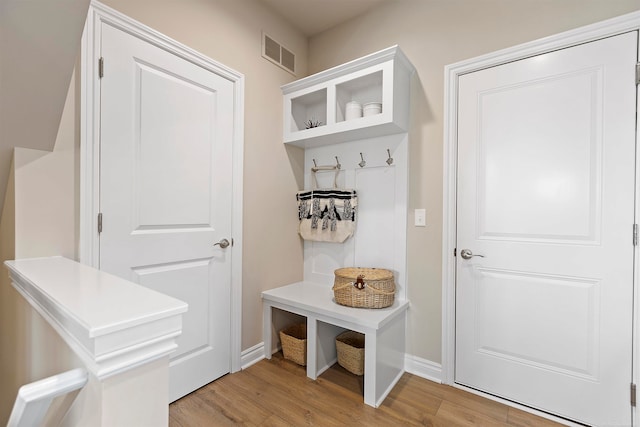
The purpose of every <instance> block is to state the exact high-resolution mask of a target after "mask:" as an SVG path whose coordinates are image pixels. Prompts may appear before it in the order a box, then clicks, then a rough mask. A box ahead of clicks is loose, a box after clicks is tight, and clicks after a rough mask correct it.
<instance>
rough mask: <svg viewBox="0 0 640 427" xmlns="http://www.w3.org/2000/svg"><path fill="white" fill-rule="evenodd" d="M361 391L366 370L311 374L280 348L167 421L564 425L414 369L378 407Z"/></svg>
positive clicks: (178, 407)
mask: <svg viewBox="0 0 640 427" xmlns="http://www.w3.org/2000/svg"><path fill="white" fill-rule="evenodd" d="M362 393H363V379H362V377H357V376H355V375H352V374H350V373H349V372H347V371H345V370H344V369H343V368H342V367H340V366H339V365H337V364H336V365H334V366H333V367H331V368H330V369H329V370H327V371H326V372H325V373H324V374H322V375H321V376H320V378H319V379H318V380H317V381H312V380H310V379H308V378H307V377H306V373H305V369H304V368H303V367H301V366H298V365H296V364H294V363H292V362H290V361H288V360H285V359H283V358H282V355H281V354H280V353H278V354H275V355H274V357H273V358H272V359H271V360H262V361H260V362H258V363H256V364H255V365H253V366H251V367H250V368H248V369H246V370H244V371H242V372H238V373H235V374H229V375H226V376H224V377H222V378H220V379H219V380H217V381H215V382H213V383H211V384H209V385H207V386H205V387H202V388H201V389H199V390H196V391H195V392H193V393H191V394H189V395H188V396H185V397H184V398H182V399H180V400H178V401H176V402H174V403H172V404H171V405H170V406H169V426H170V427H192V426H198V427H199V426H231V425H246V426H265V427H266V426H307V425H309V426H442V427H445V426H447V427H450V426H521V427H525V426H529V427H533V426H535V427H548V426H559V425H560V424H556V423H553V422H551V421H549V420H546V419H544V418H539V417H536V416H534V415H531V414H529V413H526V412H523V411H520V410H517V409H514V408H511V407H508V406H505V405H503V404H500V403H497V402H494V401H492V400H488V399H484V398H482V397H479V396H476V395H474V394H471V393H467V392H465V391H462V390H459V389H456V388H453V387H449V386H444V385H440V384H436V383H434V382H431V381H428V380H425V379H423V378H420V377H416V376H414V375H411V374H404V375H403V376H402V378H401V379H400V381H399V382H398V384H397V385H396V387H395V388H394V389H393V391H392V392H391V393H390V394H389V396H388V397H387V398H386V400H385V401H384V403H383V405H382V406H381V407H380V408H378V409H374V408H371V407H369V406H367V405H365V404H364V403H363V399H362Z"/></svg>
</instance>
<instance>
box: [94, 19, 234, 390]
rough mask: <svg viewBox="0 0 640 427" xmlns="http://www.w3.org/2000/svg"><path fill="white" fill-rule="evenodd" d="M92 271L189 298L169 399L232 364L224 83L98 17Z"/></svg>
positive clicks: (228, 109)
mask: <svg viewBox="0 0 640 427" xmlns="http://www.w3.org/2000/svg"><path fill="white" fill-rule="evenodd" d="M102 56H103V57H104V58H105V59H104V61H105V76H104V78H103V79H102V82H101V111H102V117H101V172H100V174H101V177H100V178H101V188H100V191H101V194H100V206H101V212H102V214H103V232H102V234H101V236H100V268H101V269H102V270H104V271H107V272H110V273H114V274H116V275H119V276H121V277H124V278H126V279H129V280H132V281H134V282H137V283H140V284H141V285H143V286H146V287H148V288H151V289H154V290H157V291H159V292H163V293H166V294H169V295H171V296H174V297H176V298H178V299H181V300H183V301H186V302H187V303H188V304H189V311H188V312H187V313H186V315H185V316H184V320H183V333H182V335H181V337H180V338H179V340H178V345H179V347H178V350H177V351H176V352H175V353H173V354H172V356H171V370H170V395H171V396H170V397H171V400H175V399H177V398H179V397H181V396H183V395H185V394H187V393H189V392H191V391H193V390H195V389H196V388H198V387H200V386H202V385H204V384H207V383H208V382H210V381H212V380H214V379H216V378H218V377H220V376H221V375H224V374H225V373H227V372H229V370H230V312H229V310H230V308H229V307H230V283H231V270H230V268H231V247H229V248H227V249H222V248H220V247H219V246H216V247H214V246H213V244H214V243H215V242H217V241H219V240H220V239H223V238H228V239H230V238H231V235H230V233H231V196H232V194H231V179H230V178H229V177H230V176H231V154H232V151H231V141H232V131H233V111H234V108H233V85H232V83H231V82H230V81H228V80H226V79H224V78H222V77H220V76H218V75H216V74H214V73H212V72H210V71H208V70H205V69H203V68H201V67H199V66H197V65H194V64H192V63H190V62H188V61H186V60H185V59H182V58H180V57H178V56H176V55H173V54H171V53H168V52H167V51H165V50H163V49H161V48H158V47H156V46H153V45H151V44H149V43H147V42H144V41H142V40H140V39H138V38H136V37H134V36H131V35H129V34H127V33H125V32H123V31H120V30H118V29H116V28H113V27H111V26H109V25H107V24H103V28H102Z"/></svg>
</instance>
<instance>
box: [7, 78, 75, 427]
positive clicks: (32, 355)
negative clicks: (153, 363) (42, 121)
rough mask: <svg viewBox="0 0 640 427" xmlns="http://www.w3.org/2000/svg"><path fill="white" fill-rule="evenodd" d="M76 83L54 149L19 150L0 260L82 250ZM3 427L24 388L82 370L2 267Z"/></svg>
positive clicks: (9, 188) (68, 254) (69, 254)
mask: <svg viewBox="0 0 640 427" xmlns="http://www.w3.org/2000/svg"><path fill="white" fill-rule="evenodd" d="M76 100H77V97H76V91H75V85H73V84H72V85H71V86H70V87H69V90H68V92H67V98H66V102H65V109H64V110H65V113H64V114H63V116H62V120H61V122H60V126H59V131H58V136H57V138H56V144H55V148H54V151H53V152H49V151H41V150H31V149H26V148H15V149H14V151H13V162H12V164H11V170H10V173H9V182H8V186H7V191H6V197H5V203H4V206H3V212H2V217H1V220H0V262H4V260H8V259H16V258H30V257H39V256H51V255H63V256H66V257H68V258H75V257H76V253H77V239H76V237H77V232H76V222H77V221H76V212H77V204H76V200H75V199H76V193H77V191H76V186H77V170H76V167H75V165H76V160H75V152H76V151H77V150H76V149H75V148H76V143H77V132H76V131H75V123H74V122H75V120H74V116H73V112H74V103H75V102H76ZM0 313H2V317H1V324H0V378H2V381H0V384H1V386H0V425H3V424H6V422H7V419H8V417H9V414H10V411H11V407H12V405H13V401H14V399H15V397H16V393H17V390H18V388H19V387H20V386H21V385H23V384H26V383H29V382H31V381H35V380H38V379H41V378H44V377H47V376H50V375H54V374H58V373H60V372H63V371H65V370H68V369H71V368H74V367H78V366H82V365H81V364H80V362H79V361H78V360H77V358H76V357H75V356H74V354H73V352H71V350H70V349H69V348H68V346H67V345H66V344H65V343H64V342H63V341H62V339H61V338H60V337H59V336H58V334H57V333H56V332H55V331H54V330H53V329H52V328H51V326H49V324H48V323H47V322H46V321H45V320H44V319H43V318H42V317H41V316H40V315H39V314H38V313H37V312H36V311H35V310H33V309H32V308H31V306H30V305H29V303H27V302H26V301H25V300H24V298H23V297H22V296H21V295H20V294H19V293H18V292H17V291H16V290H15V289H14V288H13V287H12V286H11V283H10V280H9V277H8V274H7V270H6V268H5V267H4V265H3V266H2V267H0Z"/></svg>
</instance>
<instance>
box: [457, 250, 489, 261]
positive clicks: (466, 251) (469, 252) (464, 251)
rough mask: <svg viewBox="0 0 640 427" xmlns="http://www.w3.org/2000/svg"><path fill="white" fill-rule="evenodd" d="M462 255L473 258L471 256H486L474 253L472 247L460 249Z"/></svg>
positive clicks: (464, 257) (465, 257)
mask: <svg viewBox="0 0 640 427" xmlns="http://www.w3.org/2000/svg"><path fill="white" fill-rule="evenodd" d="M460 256H461V257H462V258H463V259H471V258H473V257H474V256H479V257H480V258H484V255H474V254H473V252H471V250H470V249H463V250H461V251H460Z"/></svg>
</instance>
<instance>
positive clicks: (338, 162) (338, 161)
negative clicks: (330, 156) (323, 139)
mask: <svg viewBox="0 0 640 427" xmlns="http://www.w3.org/2000/svg"><path fill="white" fill-rule="evenodd" d="M336 167H337V168H338V169H340V168H341V167H342V165H341V164H340V160H338V156H336Z"/></svg>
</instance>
